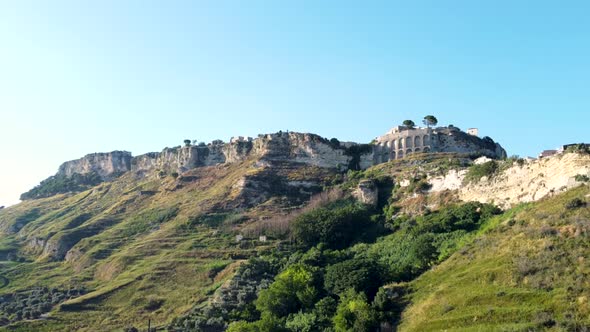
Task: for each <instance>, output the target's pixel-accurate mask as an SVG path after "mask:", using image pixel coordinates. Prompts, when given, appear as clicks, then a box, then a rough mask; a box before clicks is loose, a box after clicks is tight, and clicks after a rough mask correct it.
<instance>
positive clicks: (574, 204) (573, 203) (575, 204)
mask: <svg viewBox="0 0 590 332" xmlns="http://www.w3.org/2000/svg"><path fill="white" fill-rule="evenodd" d="M583 206H586V202H585V201H584V200H582V199H580V198H574V199H572V200H570V201H569V202H567V203H566V204H565V208H566V209H568V210H574V209H577V208H581V207H583Z"/></svg>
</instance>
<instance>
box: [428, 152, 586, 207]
mask: <svg viewBox="0 0 590 332" xmlns="http://www.w3.org/2000/svg"><path fill="white" fill-rule="evenodd" d="M466 174H467V171H465V170H463V171H454V170H453V171H450V172H449V173H447V174H446V175H445V176H439V177H434V178H431V179H429V183H430V184H431V185H432V188H431V190H430V191H431V192H438V191H443V190H457V192H458V194H459V198H460V199H461V200H463V201H479V202H482V203H491V202H493V203H494V204H496V205H498V206H500V207H503V208H508V207H511V206H513V205H515V204H518V203H523V202H532V201H536V200H539V199H541V198H543V197H546V196H548V195H552V194H554V193H558V192H561V191H563V190H567V189H570V188H572V187H575V186H578V185H580V184H581V182H578V181H576V175H586V176H589V175H590V155H587V154H576V153H565V154H562V155H556V156H553V157H550V158H543V159H539V160H534V161H528V162H525V163H523V164H522V165H519V164H518V163H514V164H513V165H512V166H511V167H510V168H508V169H506V170H504V171H503V172H501V173H499V174H495V175H494V176H493V177H491V178H487V177H482V178H481V179H480V180H479V181H476V182H475V183H464V178H465V175H466Z"/></svg>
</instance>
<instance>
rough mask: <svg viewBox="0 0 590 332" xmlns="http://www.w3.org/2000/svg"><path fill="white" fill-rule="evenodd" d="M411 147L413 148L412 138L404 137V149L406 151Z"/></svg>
mask: <svg viewBox="0 0 590 332" xmlns="http://www.w3.org/2000/svg"><path fill="white" fill-rule="evenodd" d="M412 146H413V145H412V138H411V137H409V136H408V137H406V146H404V147H405V148H406V149H407V148H411V147H412Z"/></svg>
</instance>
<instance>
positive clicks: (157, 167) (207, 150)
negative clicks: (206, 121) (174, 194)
mask: <svg viewBox="0 0 590 332" xmlns="http://www.w3.org/2000/svg"><path fill="white" fill-rule="evenodd" d="M222 150H223V144H209V145H203V146H196V145H191V146H183V147H176V148H166V149H164V150H163V151H162V152H160V153H156V152H150V153H146V154H143V155H140V156H137V157H135V158H133V160H132V162H131V163H132V166H131V170H132V171H135V172H138V173H141V172H151V171H164V172H167V173H171V172H178V173H182V172H186V171H188V170H189V169H193V168H196V167H202V166H213V165H217V164H221V163H224V162H225V160H226V159H225V155H224V154H223V151H222Z"/></svg>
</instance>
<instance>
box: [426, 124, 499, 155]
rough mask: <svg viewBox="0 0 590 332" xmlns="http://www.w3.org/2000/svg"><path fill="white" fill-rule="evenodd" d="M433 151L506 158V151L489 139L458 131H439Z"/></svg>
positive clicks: (435, 136)
mask: <svg viewBox="0 0 590 332" xmlns="http://www.w3.org/2000/svg"><path fill="white" fill-rule="evenodd" d="M434 138H435V140H436V143H435V144H434V146H435V149H433V151H439V152H451V153H463V154H473V155H482V156H487V157H490V158H495V159H502V158H506V150H504V148H502V146H501V145H500V144H498V143H496V142H494V141H493V140H492V139H491V138H489V137H484V138H479V137H477V136H473V135H469V134H467V133H465V132H463V131H460V130H458V129H456V130H452V129H444V130H439V131H438V132H437V133H436V135H434Z"/></svg>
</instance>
